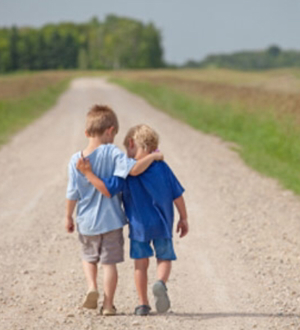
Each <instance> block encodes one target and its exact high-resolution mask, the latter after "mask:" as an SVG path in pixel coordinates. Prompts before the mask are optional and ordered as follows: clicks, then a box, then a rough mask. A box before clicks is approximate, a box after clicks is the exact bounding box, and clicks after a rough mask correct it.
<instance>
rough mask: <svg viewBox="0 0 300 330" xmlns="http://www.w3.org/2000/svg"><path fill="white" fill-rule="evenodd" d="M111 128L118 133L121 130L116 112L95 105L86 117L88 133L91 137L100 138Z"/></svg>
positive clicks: (106, 107)
mask: <svg viewBox="0 0 300 330" xmlns="http://www.w3.org/2000/svg"><path fill="white" fill-rule="evenodd" d="M110 127H114V128H115V131H116V133H117V132H118V130H119V123H118V118H117V116H116V114H115V113H114V111H113V110H112V109H111V108H110V107H108V106H106V105H97V104H96V105H94V106H93V107H92V108H91V110H90V111H89V112H88V113H87V115H86V125H85V129H86V132H87V133H88V134H89V135H90V136H93V137H94V136H100V135H102V134H103V133H104V131H105V130H106V129H108V128H110Z"/></svg>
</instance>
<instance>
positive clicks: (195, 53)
mask: <svg viewBox="0 0 300 330" xmlns="http://www.w3.org/2000/svg"><path fill="white" fill-rule="evenodd" d="M0 5H1V12H0V26H1V27H7V28H9V27H11V26H13V25H15V26H18V27H33V28H39V27H42V26H44V25H47V24H58V23H60V22H66V23H69V22H70V23H77V24H81V23H85V22H88V21H89V20H90V19H91V18H92V17H97V18H98V19H99V20H100V21H103V19H104V17H106V16H107V15H108V14H112V15H116V16H119V17H120V16H121V17H127V18H132V19H136V20H139V21H141V22H143V23H149V22H153V24H154V25H155V26H156V27H157V28H158V29H159V30H160V31H161V32H162V44H163V48H164V58H165V60H166V61H167V62H168V63H172V64H177V65H180V64H183V63H185V62H187V61H188V60H195V61H200V60H203V59H204V58H205V57H206V56H208V55H212V54H231V53H236V52H239V51H244V50H246V51H251V50H255V51H257V50H263V49H266V48H268V47H269V46H271V45H277V46H278V47H280V48H281V49H284V50H299V41H298V38H297V34H296V33H295V31H298V30H299V29H300V21H299V20H298V17H299V15H300V3H296V2H295V1H293V0H287V1H285V2H283V1H280V0H264V1H263V2H261V1H259V0H254V1H252V2H251V3H249V2H247V1H245V0H244V1H241V0H229V1H227V2H226V3H222V2H221V1H219V0H211V1H210V2H209V3H207V1H205V0H186V1H185V2H184V3H183V2H182V1H180V0H172V7H171V6H170V4H169V1H167V0H163V1H158V0H153V1H152V2H151V3H149V2H148V1H147V0H127V1H126V3H124V1H122V0H111V1H110V3H106V2H105V1H101V0H100V1H99V0H98V1H97V0H86V1H85V3H83V2H81V1H78V0H75V1H74V2H73V3H72V10H70V5H69V2H68V1H67V0H60V1H58V0H53V1H51V2H50V1H44V2H43V3H41V2H40V1H38V0H23V1H22V3H18V1H16V0H0ZM33 7H34V8H35V10H34V11H32V9H31V8H33Z"/></svg>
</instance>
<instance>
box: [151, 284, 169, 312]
mask: <svg viewBox="0 0 300 330" xmlns="http://www.w3.org/2000/svg"><path fill="white" fill-rule="evenodd" d="M152 292H153V295H154V298H155V307H156V310H157V312H158V313H165V312H166V311H167V310H168V309H169V308H170V306H171V303H170V299H169V297H168V294H167V291H166V288H165V287H164V285H163V284H162V283H160V282H156V283H154V285H153V287H152Z"/></svg>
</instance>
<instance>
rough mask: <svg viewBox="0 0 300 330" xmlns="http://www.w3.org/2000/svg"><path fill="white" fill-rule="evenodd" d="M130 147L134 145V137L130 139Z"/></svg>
mask: <svg viewBox="0 0 300 330" xmlns="http://www.w3.org/2000/svg"><path fill="white" fill-rule="evenodd" d="M128 142H129V148H133V147H134V140H133V139H132V138H130V139H129V141H128Z"/></svg>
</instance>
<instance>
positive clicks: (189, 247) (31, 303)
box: [0, 78, 300, 330]
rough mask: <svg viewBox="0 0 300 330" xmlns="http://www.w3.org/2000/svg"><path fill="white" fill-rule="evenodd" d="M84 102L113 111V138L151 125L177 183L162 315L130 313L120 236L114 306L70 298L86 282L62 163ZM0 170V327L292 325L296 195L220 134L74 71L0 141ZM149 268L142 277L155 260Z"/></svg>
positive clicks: (298, 277) (299, 314)
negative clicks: (180, 202) (68, 217)
mask: <svg viewBox="0 0 300 330" xmlns="http://www.w3.org/2000/svg"><path fill="white" fill-rule="evenodd" d="M94 103H104V104H108V105H110V106H112V108H113V109H115V111H116V112H117V114H118V117H119V121H120V124H121V130H120V133H119V134H118V135H117V138H116V141H115V142H116V144H117V145H119V146H120V147H122V140H123V137H124V135H125V133H126V131H127V130H128V128H129V127H131V126H133V125H135V124H138V123H147V124H149V125H150V126H152V127H154V128H155V129H156V130H157V132H158V133H159V135H160V137H161V145H160V149H161V150H162V151H163V152H164V154H165V159H166V161H167V162H168V164H169V165H170V166H171V167H172V169H173V170H174V172H175V173H176V175H177V176H178V178H179V180H180V181H181V182H182V184H183V186H184V187H185V188H186V193H185V199H186V203H187V207H188V214H189V221H190V233H189V235H188V236H187V237H185V238H183V239H179V238H178V237H177V236H175V237H174V242H175V248H176V252H177V256H178V261H176V262H174V266H173V271H172V275H171V279H170V282H169V284H168V288H169V294H170V298H171V301H172V310H171V311H170V312H168V313H167V314H165V315H156V314H155V313H152V315H151V316H149V317H137V316H134V315H133V310H134V307H135V306H136V304H137V297H136V293H135V287H134V282H133V264H132V261H131V260H130V259H129V258H128V242H126V256H127V258H126V262H125V263H123V264H121V265H120V267H119V274H120V278H119V285H118V290H117V294H116V301H115V303H116V307H117V309H118V316H116V317H107V318H105V317H101V316H100V315H99V311H98V310H97V311H86V310H83V309H81V308H80V303H81V301H82V298H83V295H84V293H85V290H86V287H85V280H84V275H83V272H82V269H81V262H80V251H79V243H78V241H77V235H76V234H67V233H66V232H65V230H64V196H65V189H66V183H67V170H66V169H67V164H68V161H69V158H70V156H71V155H72V154H73V153H74V152H76V151H78V150H80V149H82V148H83V147H84V146H85V143H86V141H85V137H84V134H83V131H84V116H85V113H86V111H87V110H88V109H89V108H90V107H91V105H93V104H94ZM0 170H1V174H2V175H1V182H0V226H1V227H0V228H1V232H0V235H1V237H0V306H1V308H0V329H3V330H31V329H38V330H44V329H55V330H60V329H63V330H67V329H90V330H92V329H170V330H172V329H212V330H218V329H228V330H235V329H238V330H242V329H245V330H246V329H276V330H277V329H287V330H290V329H300V304H299V302H300V255H299V251H300V239H299V238H300V221H299V220H300V201H299V197H296V196H294V195H293V194H292V193H291V192H289V191H286V190H283V189H282V188H281V187H280V186H279V185H278V184H277V183H276V182H275V181H274V180H271V179H268V178H264V177H262V176H261V175H259V174H257V173H255V172H254V171H252V170H251V169H249V168H248V167H247V166H245V164H244V163H243V162H242V161H241V160H240V158H239V156H238V155H237V154H236V153H235V152H233V151H232V150H231V149H230V145H229V144H227V143H225V142H222V141H221V140H220V139H218V138H216V137H214V136H209V135H205V134H202V133H201V132H198V131H195V130H194V129H192V128H190V127H189V126H187V125H185V124H183V123H180V122H178V121H177V120H174V119H171V118H169V117H168V116H166V115H165V114H164V113H162V112H160V111H158V110H156V109H154V108H153V107H151V106H150V105H149V104H147V103H146V102H145V101H144V100H142V99H141V98H139V97H137V96H135V95H133V94H130V93H128V92H127V91H125V90H123V89H121V88H119V87H117V86H114V85H112V84H109V83H107V82H106V81H105V80H102V79H92V78H82V79H77V80H75V81H73V82H72V84H71V88H70V89H69V90H68V91H67V92H66V93H65V94H64V95H63V96H62V97H61V98H60V100H59V102H58V104H57V105H56V106H55V107H54V108H53V109H52V110H50V111H49V112H47V113H46V114H45V115H44V116H43V117H42V118H40V119H39V120H37V121H36V122H34V123H33V124H32V125H31V126H29V127H28V128H26V129H25V130H23V131H22V132H21V133H19V134H18V135H16V136H15V137H14V138H13V139H12V140H11V142H10V143H9V144H7V145H5V146H4V147H2V149H1V150H0ZM126 235H127V234H126ZM149 274H150V276H149V284H150V285H151V284H152V283H153V282H154V280H155V262H154V260H152V262H151V267H150V271H149ZM101 281H102V274H101V271H100V272H99V282H101ZM149 291H150V290H149ZM150 297H151V296H150ZM151 303H152V306H153V299H152V297H151Z"/></svg>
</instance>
